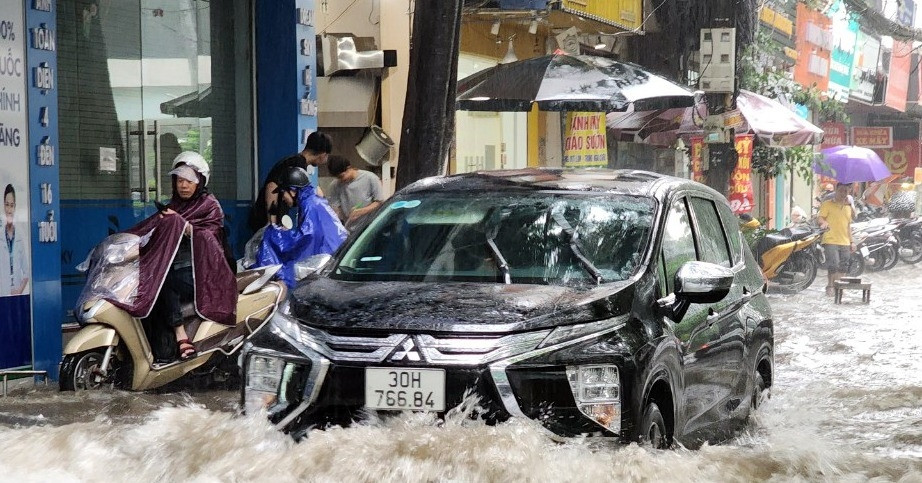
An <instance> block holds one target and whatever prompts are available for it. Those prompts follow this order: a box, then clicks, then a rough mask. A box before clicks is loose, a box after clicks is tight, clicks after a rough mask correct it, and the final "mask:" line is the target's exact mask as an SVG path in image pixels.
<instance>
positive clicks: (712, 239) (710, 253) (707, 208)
mask: <svg viewBox="0 0 922 483" xmlns="http://www.w3.org/2000/svg"><path fill="white" fill-rule="evenodd" d="M690 201H691V205H692V209H693V210H695V221H696V222H697V228H698V234H699V235H700V236H699V237H698V243H699V246H700V248H701V261H702V262H710V263H716V264H718V265H721V266H724V267H727V268H729V267H732V266H733V263H732V262H731V261H730V250H729V248H728V247H727V237H726V236H725V235H724V230H723V225H722V224H721V223H720V215H718V214H717V207H716V206H715V205H714V202H713V201H711V200H708V199H704V198H695V197H692V198H690Z"/></svg>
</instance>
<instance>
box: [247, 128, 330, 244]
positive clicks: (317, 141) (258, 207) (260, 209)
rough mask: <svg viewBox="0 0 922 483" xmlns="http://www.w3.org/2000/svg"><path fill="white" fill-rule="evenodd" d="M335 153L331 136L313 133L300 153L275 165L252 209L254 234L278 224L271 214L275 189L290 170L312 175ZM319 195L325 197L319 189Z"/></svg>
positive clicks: (319, 132) (251, 227)
mask: <svg viewBox="0 0 922 483" xmlns="http://www.w3.org/2000/svg"><path fill="white" fill-rule="evenodd" d="M332 151H333V141H332V140H331V139H330V136H329V135H328V134H326V133H323V132H321V131H315V132H312V133H311V134H310V135H309V136H308V137H307V142H305V143H304V149H302V150H301V152H300V153H297V154H293V155H291V156H288V157H286V158H284V159H282V160H280V161H279V162H277V163H275V166H273V167H272V170H270V171H269V175H268V176H266V182H265V183H264V184H263V186H262V188H261V189H260V190H259V194H258V195H257V197H256V201H254V202H253V206H252V208H251V209H250V216H249V220H248V225H249V226H250V229H251V230H253V231H254V232H255V231H257V230H259V229H260V228H262V227H264V226H266V225H267V224H269V223H275V222H276V219H275V218H276V215H277V214H276V213H273V212H271V210H270V208H271V206H272V202H273V201H275V194H273V191H275V188H276V187H278V185H279V181H280V180H281V179H282V177H283V176H285V174H286V173H287V172H288V168H291V167H299V168H302V169H304V170H305V171H306V172H307V174H308V175H311V174H312V173H313V172H314V170H316V169H317V167H318V166H323V165H325V164H326V163H327V157H328V156H329V155H330V153H331V152H332ZM316 192H317V194H318V195H320V196H323V193H322V192H321V191H320V190H319V189H317V190H316Z"/></svg>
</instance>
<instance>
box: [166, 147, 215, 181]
mask: <svg viewBox="0 0 922 483" xmlns="http://www.w3.org/2000/svg"><path fill="white" fill-rule="evenodd" d="M180 164H185V165H187V166H189V167H190V168H192V169H194V170H196V171H197V172H198V173H199V174H200V175H202V177H204V178H205V186H208V177H209V176H210V175H211V168H210V167H209V166H208V162H207V161H205V158H204V157H202V155H201V154H199V153H197V152H195V151H183V152H181V153H179V155H177V156H176V159H174V160H173V169H176V167H177V166H179V165H180Z"/></svg>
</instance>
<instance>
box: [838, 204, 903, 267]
mask: <svg viewBox="0 0 922 483" xmlns="http://www.w3.org/2000/svg"><path fill="white" fill-rule="evenodd" d="M900 226H901V225H900V223H893V222H891V221H890V219H889V218H876V219H874V220H871V221H868V222H861V223H853V224H852V242H853V243H854V244H855V247H856V248H857V250H856V251H855V253H854V254H853V256H852V261H851V264H850V266H849V271H848V275H849V276H853V277H857V276H859V275H861V274H862V273H863V272H864V269H867V270H868V271H872V272H876V271H881V270H890V269H891V268H893V267H894V266H896V263H897V262H898V261H899V251H898V249H899V246H900V241H899V239H898V238H897V237H896V233H897V232H898V230H899V228H900Z"/></svg>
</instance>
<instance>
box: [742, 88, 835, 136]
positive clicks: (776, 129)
mask: <svg viewBox="0 0 922 483" xmlns="http://www.w3.org/2000/svg"><path fill="white" fill-rule="evenodd" d="M736 106H737V107H738V108H739V110H740V113H742V114H743V118H744V119H745V120H746V124H748V127H749V129H748V130H749V131H752V133H753V134H755V135H756V137H757V138H758V139H759V141H762V142H763V143H764V144H766V145H768V146H783V147H791V146H803V145H806V144H818V143H819V142H820V140H822V138H823V134H824V133H823V130H822V129H820V128H818V127H816V126H814V125H813V124H811V123H810V122H808V121H807V120H806V119H803V118H801V117H800V116H798V115H796V114H794V112H792V111H791V110H790V109H788V108H786V107H784V106H783V105H781V103H780V102H778V101H776V100H774V99H769V98H767V97H765V96H762V95H759V94H756V93H755V92H750V91H747V90H744V89H740V93H739V96H737V98H736Z"/></svg>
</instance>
